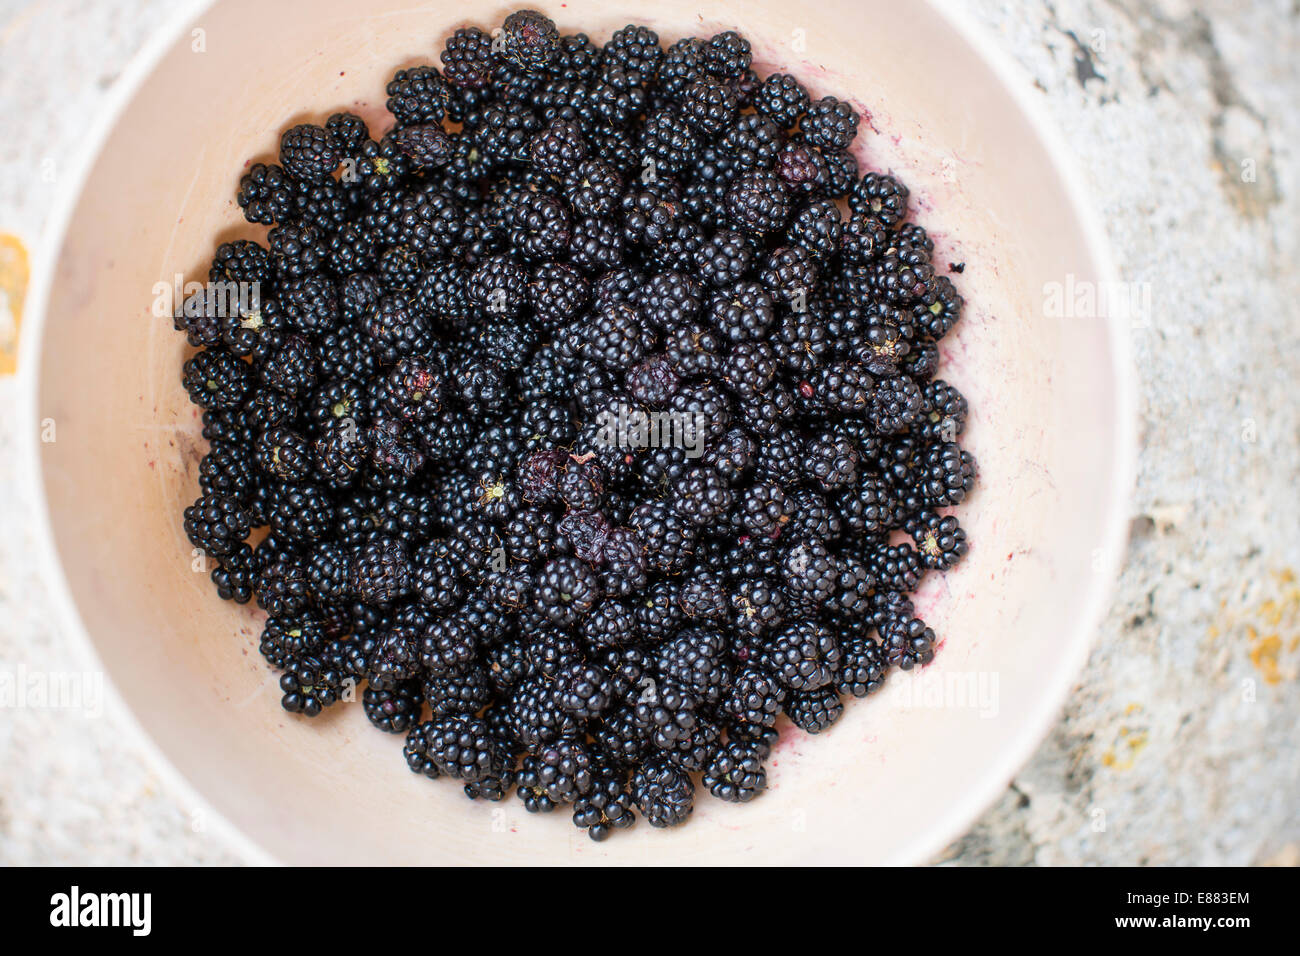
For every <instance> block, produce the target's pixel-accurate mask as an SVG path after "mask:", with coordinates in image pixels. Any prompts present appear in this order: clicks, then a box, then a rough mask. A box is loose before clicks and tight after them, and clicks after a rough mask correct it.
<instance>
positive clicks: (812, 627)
mask: <svg viewBox="0 0 1300 956" xmlns="http://www.w3.org/2000/svg"><path fill="white" fill-rule="evenodd" d="M762 663H763V665H764V666H765V667H767V668H769V669H770V670H771V671H772V672H773V673H775V674H776V675H777V677H778V678H780V680H781V682H782V683H783V684H784V685H785V686H786V687H787V688H789V689H790V690H792V691H796V692H798V691H808V690H816V689H817V688H819V687H825V686H826V685H827V684H829V683H831V681H832V680H833V679H834V677H835V674H836V672H837V671H838V670H839V666H840V646H839V642H838V641H836V640H835V637H834V636H833V635H832V634H831V633H830V632H829V631H828V630H827V629H826V628H825V627H823V626H822V625H821V624H818V623H817V622H816V621H811V620H805V621H800V622H799V623H797V624H792V625H790V626H788V627H786V628H785V629H784V630H782V631H781V632H780V633H778V634H776V635H775V636H774V637H773V638H772V641H771V643H770V644H769V646H768V647H767V648H766V649H765V650H764V652H763V654H762Z"/></svg>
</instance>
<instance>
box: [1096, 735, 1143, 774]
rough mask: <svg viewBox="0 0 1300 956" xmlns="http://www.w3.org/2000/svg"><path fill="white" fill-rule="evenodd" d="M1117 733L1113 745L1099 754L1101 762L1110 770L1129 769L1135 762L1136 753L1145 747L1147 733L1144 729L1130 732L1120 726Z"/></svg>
mask: <svg viewBox="0 0 1300 956" xmlns="http://www.w3.org/2000/svg"><path fill="white" fill-rule="evenodd" d="M1119 735H1120V739H1119V740H1117V741H1116V742H1115V746H1114V747H1111V748H1110V749H1109V750H1107V751H1106V752H1105V753H1104V754H1102V755H1101V762H1102V765H1103V766H1106V767H1109V768H1110V769H1111V770H1129V769H1131V768H1132V767H1133V764H1134V763H1136V762H1137V755H1138V754H1140V753H1141V752H1142V751H1143V750H1145V749H1146V745H1147V733H1146V731H1145V730H1139V731H1135V732H1130V731H1129V729H1128V728H1127V727H1121V728H1120V731H1119Z"/></svg>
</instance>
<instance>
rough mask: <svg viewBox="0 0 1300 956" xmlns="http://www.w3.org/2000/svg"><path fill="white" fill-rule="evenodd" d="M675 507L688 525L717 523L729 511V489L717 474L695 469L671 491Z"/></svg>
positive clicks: (730, 495) (731, 495) (684, 476)
mask: <svg viewBox="0 0 1300 956" xmlns="http://www.w3.org/2000/svg"><path fill="white" fill-rule="evenodd" d="M673 498H674V507H675V508H676V509H677V512H678V514H680V515H682V517H684V518H686V520H687V521H689V522H690V523H691V524H694V525H696V526H704V525H709V524H712V523H713V522H715V521H717V520H718V519H719V518H720V517H721V516H722V515H724V514H725V513H726V512H727V510H728V509H729V508H730V507H731V502H732V499H733V494H732V491H731V488H730V486H729V485H728V484H727V483H726V482H725V481H724V480H723V478H722V476H721V475H719V474H718V473H717V472H716V471H713V470H711V469H708V468H695V469H692V470H691V471H689V472H687V473H686V474H685V475H683V476H682V477H681V478H680V479H679V480H678V481H677V482H676V484H675V485H674V487H673Z"/></svg>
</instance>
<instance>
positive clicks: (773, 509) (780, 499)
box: [740, 481, 795, 538]
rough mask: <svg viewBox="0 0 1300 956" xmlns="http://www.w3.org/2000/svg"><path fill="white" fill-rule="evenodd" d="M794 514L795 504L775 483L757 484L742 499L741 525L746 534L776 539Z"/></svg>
mask: <svg viewBox="0 0 1300 956" xmlns="http://www.w3.org/2000/svg"><path fill="white" fill-rule="evenodd" d="M794 513H795V506H794V502H793V501H792V500H791V498H790V497H789V496H788V495H787V494H786V493H785V491H784V490H783V489H782V488H781V486H780V485H778V484H777V483H776V482H773V481H759V482H755V483H754V484H753V485H751V486H750V487H749V488H747V489H746V490H745V494H744V497H743V498H742V499H741V515H740V522H741V525H742V526H743V527H744V529H745V531H746V532H748V533H749V534H751V535H754V536H755V537H758V538H775V537H777V536H778V535H780V534H781V532H782V530H783V528H784V527H785V525H786V524H788V523H789V521H790V519H791V518H792V517H793V516H794Z"/></svg>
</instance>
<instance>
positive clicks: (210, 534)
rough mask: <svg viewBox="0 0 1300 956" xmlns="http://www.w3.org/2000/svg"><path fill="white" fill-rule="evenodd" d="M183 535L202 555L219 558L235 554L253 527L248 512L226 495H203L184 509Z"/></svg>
mask: <svg viewBox="0 0 1300 956" xmlns="http://www.w3.org/2000/svg"><path fill="white" fill-rule="evenodd" d="M184 525H185V534H186V536H187V537H188V538H189V539H190V543H191V544H192V545H194V547H196V548H198V549H199V550H201V551H204V552H206V553H208V554H211V555H216V556H221V555H227V554H231V553H232V552H234V551H236V550H238V548H239V545H240V543H241V542H242V541H243V540H244V539H245V538H247V537H248V533H249V531H251V530H252V526H251V524H250V522H249V516H248V511H247V510H245V509H244V508H242V507H241V506H240V505H239V503H238V502H237V501H235V499H233V498H229V497H227V496H225V495H219V494H208V495H203V496H202V497H201V498H199V499H198V500H197V501H195V502H194V504H192V505H190V506H189V507H188V508H186V509H185V514H184Z"/></svg>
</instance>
